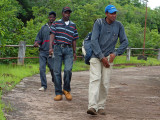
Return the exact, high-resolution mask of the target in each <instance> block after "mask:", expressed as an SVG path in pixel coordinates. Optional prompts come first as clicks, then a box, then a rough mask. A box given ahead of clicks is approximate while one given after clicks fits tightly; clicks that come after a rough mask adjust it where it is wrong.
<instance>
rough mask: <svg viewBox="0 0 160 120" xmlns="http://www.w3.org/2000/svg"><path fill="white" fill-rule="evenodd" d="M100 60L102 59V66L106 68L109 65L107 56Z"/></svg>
mask: <svg viewBox="0 0 160 120" xmlns="http://www.w3.org/2000/svg"><path fill="white" fill-rule="evenodd" d="M101 61H102V63H103V66H104V67H106V68H109V67H110V65H109V62H108V58H106V57H104V58H102V59H101Z"/></svg>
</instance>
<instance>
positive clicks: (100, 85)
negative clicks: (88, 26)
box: [87, 5, 128, 115]
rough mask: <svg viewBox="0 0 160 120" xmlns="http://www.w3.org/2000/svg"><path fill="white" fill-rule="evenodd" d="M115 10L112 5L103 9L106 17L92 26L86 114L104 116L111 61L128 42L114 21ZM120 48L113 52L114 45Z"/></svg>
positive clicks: (121, 51) (117, 22)
mask: <svg viewBox="0 0 160 120" xmlns="http://www.w3.org/2000/svg"><path fill="white" fill-rule="evenodd" d="M116 12H117V9H116V8H115V6H113V5H108V6H107V7H106V8H105V14H106V17H105V18H103V19H97V20H96V21H95V23H94V26H93V31H92V36H91V48H92V50H93V55H92V57H91V60H90V82H89V104H88V110H87V113H88V114H91V115H97V113H98V114H100V115H105V111H104V106H105V101H106V99H107V94H108V88H109V81H110V75H111V70H112V65H113V60H114V59H115V57H116V56H118V55H121V54H123V52H124V51H125V50H126V48H127V46H128V40H127V37H126V34H125V31H124V27H123V25H122V24H121V23H120V22H119V21H116ZM118 38H119V41H120V46H119V48H118V49H117V50H115V46H116V43H117V41H118Z"/></svg>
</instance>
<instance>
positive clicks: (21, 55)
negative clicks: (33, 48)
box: [17, 41, 26, 65]
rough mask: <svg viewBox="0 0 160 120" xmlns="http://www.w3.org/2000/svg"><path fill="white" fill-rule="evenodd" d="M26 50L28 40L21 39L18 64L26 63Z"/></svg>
mask: <svg viewBox="0 0 160 120" xmlns="http://www.w3.org/2000/svg"><path fill="white" fill-rule="evenodd" d="M25 51H26V42H25V41H20V43H19V51H18V62H17V64H18V65H23V64H24V57H25Z"/></svg>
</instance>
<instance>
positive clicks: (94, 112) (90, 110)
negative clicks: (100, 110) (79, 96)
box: [87, 108, 97, 115]
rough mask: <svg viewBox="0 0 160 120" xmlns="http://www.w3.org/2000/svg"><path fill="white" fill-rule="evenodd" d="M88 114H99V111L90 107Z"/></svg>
mask: <svg viewBox="0 0 160 120" xmlns="http://www.w3.org/2000/svg"><path fill="white" fill-rule="evenodd" d="M87 114H91V115H97V112H96V110H95V109H94V108H90V109H88V110H87Z"/></svg>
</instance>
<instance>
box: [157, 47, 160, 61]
mask: <svg viewBox="0 0 160 120" xmlns="http://www.w3.org/2000/svg"><path fill="white" fill-rule="evenodd" d="M157 59H158V60H160V48H159V49H158V57H157Z"/></svg>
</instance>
